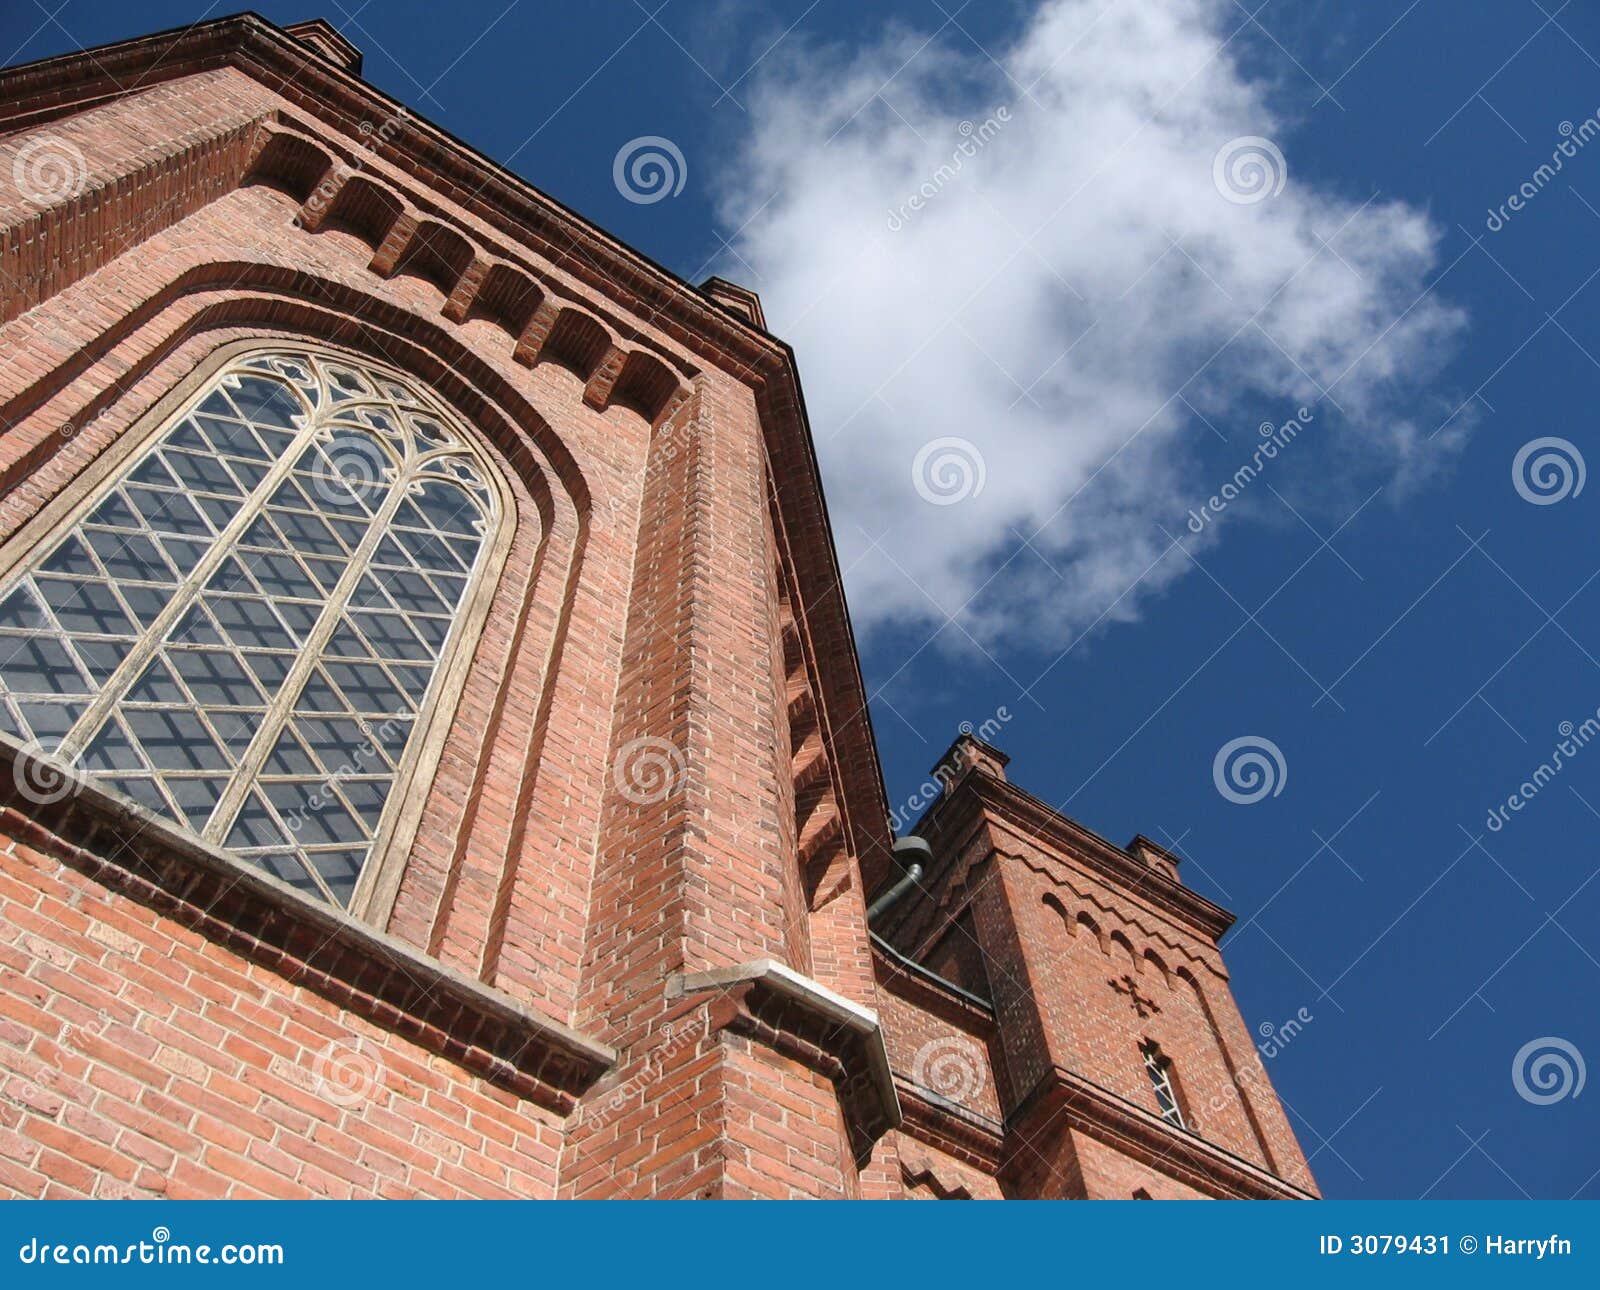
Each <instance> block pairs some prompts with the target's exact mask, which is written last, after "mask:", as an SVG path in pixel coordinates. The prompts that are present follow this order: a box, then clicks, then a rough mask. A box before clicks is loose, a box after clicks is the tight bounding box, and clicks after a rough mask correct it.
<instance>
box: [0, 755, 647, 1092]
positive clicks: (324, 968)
mask: <svg viewBox="0 0 1600 1290" xmlns="http://www.w3.org/2000/svg"><path fill="white" fill-rule="evenodd" d="M49 799H53V800H49ZM0 825H3V827H4V828H6V829H7V830H9V831H10V832H12V833H14V834H15V835H16V836H17V837H18V839H19V840H21V841H22V842H24V843H26V844H27V845H29V846H31V847H33V848H34V849H36V850H38V851H41V852H44V853H46V854H49V855H52V856H54V857H56V858H58V859H60V860H61V861H62V862H63V863H64V864H67V865H69V866H70V867H72V868H73V869H76V870H78V871H79V872H81V873H84V874H87V875H88V876H89V877H91V878H93V879H95V880H96V881H98V882H101V883H103V884H104V885H105V886H107V887H110V888H112V889H114V890H116V891H118V892H120V893H122V894H123V895H125V896H128V897H130V898H132V899H133V900H136V901H138V902H139V903H140V904H143V905H146V906H148V907H149V908H151V909H153V910H155V911H156V912H157V913H159V914H162V915H165V916H166V917H169V918H172V919H174V920H176V921H178V922H180V923H183V924H184V925H185V926H188V927H191V928H194V929H195V930H196V931H199V932H200V933H201V934H202V935H204V936H206V937H207V938H208V939H210V940H213V941H216V942H218V943H219V944H222V945H225V946H226V947H227V948H228V949H230V950H232V951H234V952H235V953H238V954H240V955H242V956H244V957H245V958H248V959H250V960H252V961H254V962H256V963H260V964H262V965H263V966H265V967H268V968H271V969H272V970H273V971H275V972H277V973H279V974H280V975H281V976H282V977H283V978H284V979H285V980H286V981H288V982H290V983H291V984H293V985H297V986H303V987H305V988H306V989H309V990H313V991H315V992H316V993H318V994H320V995H322V996H323V997H325V998H327V999H329V1000H331V1001H332V1002H334V1003H337V1004H339V1005H340V1006H341V1007H345V1008H348V1009H350V1010H351V1011H352V1012H355V1013H358V1014H360V1015H361V1016H364V1017H366V1018H367V1019H368V1020H369V1021H372V1022H374V1023H375V1024H377V1025H380V1026H383V1027H384V1028H385V1029H388V1030H392V1031H394V1032H395V1033H397V1034H400V1035H403V1036H404V1037H405V1038H407V1039H410V1040H412V1041H414V1042H415V1043H417V1044H419V1045H421V1046H422V1047H424V1048H427V1049H429V1050H431V1051H433V1052H436V1053H438V1054H440V1055H441V1056H444V1057H447V1058H449V1059H450V1060H452V1061H455V1062H457V1063H459V1064H460V1065H462V1066H464V1067H466V1068H467V1069H468V1070H470V1071H472V1072H473V1073H474V1074H477V1075H480V1076H482V1077H483V1078H485V1079H488V1080H491V1081H493V1082H494V1083H496V1084H500V1085H502V1086H504V1087H506V1088H508V1089H510V1090H512V1091H513V1092H516V1093H519V1094H521V1095H522V1096H524V1097H527V1098H529V1099H530V1100H531V1101H534V1102H536V1103H538V1104H539V1105H541V1106H545V1107H547V1108H549V1109H551V1110H555V1111H558V1112H560V1113H561V1114H563V1115H565V1114H567V1113H568V1112H569V1111H570V1110H571V1109H572V1106H573V1104H574V1103H575V1101H576V1098H577V1096H578V1095H579V1094H580V1093H582V1092H583V1091H584V1090H585V1089H586V1088H588V1087H589V1086H590V1085H591V1084H593V1083H594V1081H595V1080H596V1079H598V1078H599V1077H600V1075H601V1074H603V1073H604V1072H605V1071H606V1070H608V1069H609V1068H610V1067H611V1066H612V1065H613V1064H614V1063H615V1062H616V1057H617V1054H616V1051H615V1050H614V1049H612V1048H609V1047H607V1046H606V1045H605V1044H602V1043H599V1042H598V1041H596V1040H594V1039H591V1038H589V1037H588V1036H586V1035H583V1034H580V1033H579V1032H578V1031H576V1030H573V1029H572V1028H571V1027H569V1026H565V1025H563V1024H562V1023H561V1022H559V1021H555V1020H553V1019H552V1018H549V1017H545V1016H541V1015H540V1014H539V1013H538V1012H536V1011H534V1010H533V1009H531V1008H529V1007H527V1006H526V1005H524V1004H522V1003H520V1002H518V1001H517V1000H516V999H514V998H512V997H511V996H510V995H508V994H506V993H504V992H503V991H500V990H497V989H495V988H493V987H492V986H489V985H486V984H484V983H483V982H482V981H477V980H474V979H473V978H471V977H469V976H467V975H465V974H464V973H462V972H458V971H457V970H455V969H454V968H451V967H448V966H446V965H445V964H443V963H440V962H438V961H437V960H435V959H431V958H429V957H427V956H426V955H424V954H422V953H420V952H419V951H417V950H416V949H414V948H412V947H411V946H409V945H406V944H405V943H403V942H401V941H399V940H396V939H395V938H393V937H391V936H389V935H387V934H386V933H384V932H380V931H378V930H377V929H375V928H373V927H369V926H367V925H366V924H364V923H360V922H357V921H356V920H355V919H354V918H352V917H351V916H350V915H349V914H347V913H345V912H344V911H343V910H340V909H336V908H334V907H333V906H331V905H327V904H324V903H323V902H321V901H318V900H313V899H311V898H310V897H308V896H305V895H303V894H302V893H301V892H299V891H297V890H295V889H294V888H293V887H291V886H289V885H288V884H287V883H285V882H282V881H280V880H279V879H277V878H274V877H272V876H271V875H270V874H268V873H265V872H263V871H262V870H260V869H257V868H255V867H254V866H252V865H249V864H246V863H245V862H244V861H242V860H240V859H238V858H236V857H234V856H232V855H230V854H229V853H228V852H226V851H224V850H222V849H221V848H219V847H215V846H213V845H211V844H210V843H207V842H203V841H201V840H200V839H198V838H196V837H193V836H192V835H190V834H187V833H185V832H183V831H181V830H180V829H178V828H176V827H175V826H174V825H173V824H171V823H170V822H168V821H166V820H163V819H161V818H159V817H158V816H156V815H153V814H152V813H151V812H149V811H148V810H146V809H145V808H144V807H142V806H140V805H138V804H137V803H135V802H133V801H131V800H130V799H128V798H126V797H124V796H122V795H121V794H120V793H113V792H109V791H107V790H105V789H102V788H99V787H97V786H96V785H94V784H92V783H90V782H88V781H87V780H84V779H81V778H79V777H78V776H76V775H75V774H73V773H72V772H71V771H70V770H68V769H67V768H66V767H64V766H63V765H62V764H61V763H59V762H55V761H53V760H51V759H50V758H48V757H45V756H42V755H41V754H39V753H38V752H36V751H34V750H32V749H30V748H28V747H26V746H24V745H22V744H21V743H19V742H18V741H17V740H16V739H15V738H14V737H12V736H11V735H9V734H6V733H5V732H3V731H0Z"/></svg>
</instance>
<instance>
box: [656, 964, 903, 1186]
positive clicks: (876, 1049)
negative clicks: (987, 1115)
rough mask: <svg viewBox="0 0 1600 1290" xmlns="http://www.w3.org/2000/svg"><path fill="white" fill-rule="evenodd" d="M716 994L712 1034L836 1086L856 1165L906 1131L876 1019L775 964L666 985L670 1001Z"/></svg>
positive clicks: (716, 971) (686, 976)
mask: <svg viewBox="0 0 1600 1290" xmlns="http://www.w3.org/2000/svg"><path fill="white" fill-rule="evenodd" d="M712 992H715V993H716V994H717V996H718V997H717V998H716V999H713V1000H712V1001H711V1003H712V1007H711V1009H710V1023H711V1029H712V1030H722V1029H727V1030H732V1031H734V1032H735V1033H737V1034H742V1035H746V1036H748V1037H750V1038H752V1039H755V1040H757V1041H758V1042H761V1043H765V1044H767V1045H769V1046H771V1047H772V1048H774V1049H775V1050H777V1051H778V1052H780V1053H782V1054H783V1055H784V1056H786V1057H790V1058H793V1059H794V1060H796V1061H799V1062H801V1063H802V1064H803V1065H805V1066H807V1067H809V1068H810V1069H811V1070H814V1071H817V1072H818V1073H820V1074H822V1075H825V1076H827V1078H828V1079H830V1080H831V1081H832V1082H833V1084H834V1087H835V1088H837V1089H838V1092H839V1105H840V1107H841V1109H842V1110H843V1111H844V1116H845V1124H846V1127H847V1128H848V1130H849V1133H850V1148H851V1150H852V1151H853V1152H854V1153H855V1157H856V1163H857V1164H861V1163H863V1162H864V1161H866V1160H867V1159H868V1158H870V1157H871V1155H872V1146H873V1144H874V1143H875V1142H877V1140H878V1139H879V1138H881V1137H882V1136H883V1135H884V1134H885V1133H887V1132H888V1131H889V1130H890V1129H896V1128H899V1127H900V1121H901V1113H900V1099H899V1097H898V1096H897V1095H896V1093H895V1083H894V1075H893V1073H892V1072H891V1070H890V1068H889V1051H888V1049H887V1048H886V1047H885V1046H884V1042H883V1027H882V1025H881V1023H880V1022H879V1021H878V1014H877V1013H875V1012H873V1011H872V1010H871V1009H870V1008H864V1007H862V1006H861V1005H860V1004H858V1003H852V1002H851V1001H850V1000H849V999H846V998H845V997H844V996H843V995H840V994H835V993H834V992H833V991H832V990H830V989H828V988H827V987H826V986H824V985H820V984H819V983H818V982H816V981H813V980H812V979H811V978H810V977H806V976H802V975H801V974H800V973H798V972H796V971H795V970H794V969H793V968H791V967H787V966H785V965H784V964H782V963H779V962H777V961H776V960H774V959H757V960H755V961H754V962H751V963H737V964H733V965H730V966H728V967H721V968H713V969H711V970H710V971H706V972H675V973H673V974H672V975H671V976H669V977H668V978H667V998H668V999H669V1000H672V999H680V998H684V997H686V996H688V995H693V994H706V993H712Z"/></svg>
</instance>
